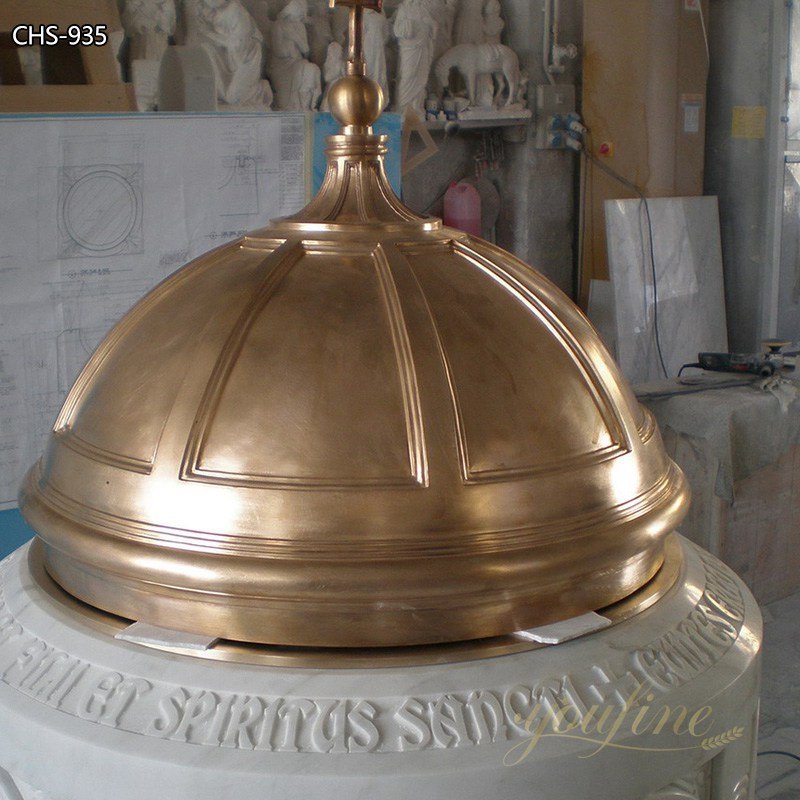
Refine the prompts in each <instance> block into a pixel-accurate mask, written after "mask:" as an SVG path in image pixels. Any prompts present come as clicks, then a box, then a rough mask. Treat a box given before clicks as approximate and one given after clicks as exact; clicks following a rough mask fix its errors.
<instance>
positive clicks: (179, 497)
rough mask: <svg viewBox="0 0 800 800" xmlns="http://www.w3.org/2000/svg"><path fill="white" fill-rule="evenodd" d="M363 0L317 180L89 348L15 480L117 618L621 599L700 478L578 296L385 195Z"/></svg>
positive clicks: (262, 634)
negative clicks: (294, 210)
mask: <svg viewBox="0 0 800 800" xmlns="http://www.w3.org/2000/svg"><path fill="white" fill-rule="evenodd" d="M349 2H350V4H351V5H353V4H354V5H353V7H352V9H351V18H352V19H351V23H352V24H351V58H350V62H349V65H348V71H349V74H348V76H347V77H345V78H344V79H342V81H340V83H339V84H337V86H336V87H334V90H333V91H332V96H331V102H332V105H333V107H334V110H335V113H336V115H337V117H338V118H339V119H340V121H341V122H342V124H343V125H344V132H343V134H340V135H337V136H332V137H330V138H329V140H328V151H327V152H328V169H327V174H326V177H325V181H324V183H323V186H322V188H321V190H320V192H319V194H318V195H317V196H316V197H315V198H314V199H313V200H312V201H311V203H310V204H309V205H308V206H307V207H306V208H305V209H303V210H302V211H301V212H300V213H298V214H296V215H294V216H292V217H288V218H285V219H280V220H276V221H274V222H272V223H271V224H270V225H269V226H267V227H265V228H263V229H261V230H257V231H254V232H253V233H251V234H249V235H247V236H245V237H244V238H242V239H240V240H238V241H236V242H232V243H230V244H226V245H225V246H223V247H220V248H218V249H216V250H213V251H212V252H210V253H207V254H205V255H203V256H201V257H200V258H198V259H195V260H194V261H192V262H191V263H190V264H188V265H187V266H185V267H183V268H182V269H181V270H179V271H178V272H176V273H175V274H174V275H172V276H171V277H170V278H168V279H167V280H166V281H164V282H163V283H162V284H160V285H159V286H158V287H156V288H155V289H154V290H153V291H152V292H150V294H149V295H147V296H146V297H145V298H144V299H143V300H142V301H141V302H139V303H138V304H137V305H136V306H135V307H134V308H133V309H132V310H131V311H130V312H129V313H128V314H127V315H126V316H125V317H124V318H123V319H122V321H121V322H120V323H119V324H118V325H116V327H115V328H114V329H113V330H112V331H111V333H110V334H109V335H108V336H107V337H106V339H105V340H104V341H103V342H102V344H101V345H100V346H99V348H98V349H97V351H96V352H95V353H94V355H93V356H92V357H91V358H90V360H89V362H88V363H87V365H86V367H85V368H84V370H83V372H82V373H81V375H80V376H79V377H78V379H77V381H76V382H75V385H74V386H73V387H72V389H71V391H70V393H69V395H68V397H67V399H66V402H65V404H64V407H63V409H62V411H61V413H60V415H59V417H58V419H57V421H56V423H55V426H54V429H53V432H52V435H51V436H50V439H49V442H48V445H47V449H46V451H45V453H44V455H43V456H42V458H41V460H40V461H39V463H38V464H36V465H35V466H34V467H33V468H32V469H31V471H30V473H29V474H28V476H27V478H26V481H25V484H24V486H23V489H22V492H21V496H20V506H21V509H22V512H23V514H24V516H25V518H26V519H27V520H28V522H29V523H30V525H31V526H32V527H33V528H34V529H35V530H36V532H37V534H38V536H39V538H40V540H41V541H40V546H41V549H42V551H43V557H44V564H45V567H46V569H47V571H48V573H49V574H50V575H51V576H52V578H53V579H54V580H55V581H56V582H57V583H58V584H60V585H61V587H63V588H64V589H65V590H66V591H67V592H69V593H71V594H72V595H74V596H75V597H77V598H79V599H80V600H83V601H84V602H85V603H88V604H90V605H92V606H95V607H97V608H99V609H103V610H105V611H108V612H111V613H113V614H116V615H118V616H120V617H123V618H125V619H129V620H142V621H146V622H150V623H153V624H156V625H161V626H164V627H167V628H174V629H177V630H185V631H193V632H197V633H202V634H206V635H208V636H212V637H221V638H223V639H229V640H237V641H243V642H251V643H266V644H272V645H282V646H286V645H292V646H302V647H311V648H321V647H327V648H354V647H355V648H358V647H386V646H406V645H420V644H432V643H447V642H459V641H464V640H475V639H480V638H483V637H493V636H499V635H503V634H509V633H511V632H514V631H519V630H522V629H526V628H531V627H533V626H538V625H542V624H546V623H551V622H555V621H557V620H561V619H566V618H569V617H573V616H576V615H579V614H582V613H585V612H588V611H592V610H598V609H602V608H604V607H607V606H609V605H611V604H614V603H617V602H619V601H621V600H624V599H625V598H629V597H631V596H633V595H634V593H636V592H637V591H638V590H639V589H640V588H641V587H643V586H645V584H648V582H650V581H651V580H652V579H654V576H657V575H658V573H659V571H660V570H661V568H662V564H663V563H664V560H665V552H666V551H667V550H666V549H667V547H668V543H669V538H670V533H671V532H672V531H673V530H674V529H675V527H676V526H677V525H678V524H679V522H680V521H681V519H682V517H683V516H684V514H685V512H686V508H687V504H688V500H689V492H688V488H687V484H686V480H685V479H684V477H683V475H682V473H681V471H680V470H679V469H678V468H677V467H676V466H675V464H674V463H673V462H672V461H670V459H669V458H668V457H667V455H666V452H665V450H664V447H663V444H662V441H661V437H660V435H659V432H658V430H657V427H656V425H655V422H654V420H653V417H652V416H651V414H650V413H649V412H648V411H646V410H645V409H644V408H643V407H642V406H640V405H639V403H638V402H637V401H636V398H635V397H634V395H633V393H632V392H631V390H630V388H629V386H628V385H627V383H626V382H625V380H624V379H623V378H622V376H621V375H620V373H619V370H618V368H617V366H616V364H615V363H614V361H613V359H612V358H611V356H610V355H609V354H608V352H607V351H606V349H605V347H604V346H603V344H602V343H601V341H600V339H599V337H598V335H597V333H596V332H595V330H594V329H593V328H592V326H591V324H590V323H589V321H588V320H587V319H586V317H585V316H584V315H583V314H582V313H581V311H580V310H579V309H578V308H577V307H576V306H575V305H574V304H573V303H572V302H571V301H570V300H569V299H568V298H567V297H566V296H565V295H563V294H562V293H561V292H560V291H559V290H558V289H557V288H556V287H555V286H553V284H552V283H550V282H549V281H548V280H547V279H546V278H545V277H544V276H542V275H541V274H540V273H539V272H537V271H536V270H535V269H533V268H531V267H530V266H528V265H526V264H524V263H523V262H521V261H520V260H519V259H517V258H515V257H514V256H513V255H511V254H510V253H508V252H506V251H504V250H502V249H500V248H498V247H496V246H495V245H493V244H490V243H488V242H486V241H483V240H482V239H480V238H477V237H474V236H470V235H467V234H465V233H463V232H461V231H459V230H455V229H452V228H447V227H445V226H443V225H442V222H441V220H438V219H435V218H430V217H421V216H419V215H417V214H415V213H414V212H413V211H411V210H410V209H408V208H406V207H405V206H404V205H403V204H402V202H401V201H400V200H399V199H398V198H397V197H396V196H395V195H394V193H393V192H392V190H391V187H390V185H389V182H388V180H387V178H386V175H385V172H384V165H383V159H384V155H385V153H386V137H382V136H376V135H374V134H373V133H372V130H371V128H370V123H371V121H372V120H373V119H374V118H375V117H377V114H378V113H379V111H380V106H381V105H382V100H381V96H380V91H379V90H376V89H375V88H374V84H373V82H371V81H369V80H367V79H366V78H364V77H363V59H362V58H361V55H360V45H359V41H360V40H359V38H358V36H356V37H355V44H354V43H353V36H352V31H353V29H354V28H355V29H356V33H358V30H359V24H358V23H359V15H360V13H361V11H362V8H361V6H362V5H363V4H362V2H361V0H349ZM373 2H374V0H373ZM353 20H355V21H354V22H353ZM673 568H674V564H673Z"/></svg>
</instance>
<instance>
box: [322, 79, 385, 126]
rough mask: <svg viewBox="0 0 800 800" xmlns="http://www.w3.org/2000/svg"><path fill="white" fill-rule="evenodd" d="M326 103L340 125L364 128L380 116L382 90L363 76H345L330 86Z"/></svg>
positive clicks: (382, 102) (382, 101)
mask: <svg viewBox="0 0 800 800" xmlns="http://www.w3.org/2000/svg"><path fill="white" fill-rule="evenodd" d="M328 102H329V103H330V107H331V113H332V114H333V116H334V118H335V119H336V120H337V122H339V123H340V124H341V125H352V126H354V127H358V128H366V127H369V126H370V125H372V123H373V122H375V120H377V119H378V117H380V115H381V110H382V109H383V105H384V97H383V89H381V87H380V84H378V83H376V82H375V81H373V80H371V79H370V78H367V77H365V76H363V75H345V77H343V78H339V80H338V81H336V83H334V84H333V86H331V91H330V94H329V95H328Z"/></svg>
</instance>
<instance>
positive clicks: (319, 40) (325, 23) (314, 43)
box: [306, 0, 334, 69]
mask: <svg viewBox="0 0 800 800" xmlns="http://www.w3.org/2000/svg"><path fill="white" fill-rule="evenodd" d="M309 11H310V13H309V16H308V19H307V20H306V30H307V31H308V52H309V55H308V59H309V61H311V62H312V63H314V64H316V65H317V66H318V67H319V68H320V69H323V68H324V65H325V59H326V58H327V57H328V45H329V44H330V43H331V42H332V41H333V40H334V36H333V28H332V26H331V17H332V14H331V9H330V6H329V5H328V0H311V6H310V9H309Z"/></svg>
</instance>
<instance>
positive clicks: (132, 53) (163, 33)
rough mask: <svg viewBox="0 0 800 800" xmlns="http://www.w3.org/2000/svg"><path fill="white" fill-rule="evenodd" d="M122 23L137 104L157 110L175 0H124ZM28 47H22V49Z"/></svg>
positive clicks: (175, 20)
mask: <svg viewBox="0 0 800 800" xmlns="http://www.w3.org/2000/svg"><path fill="white" fill-rule="evenodd" d="M122 25H123V28H124V30H125V35H126V36H127V37H128V39H129V41H130V46H129V48H128V60H127V70H128V80H129V81H130V82H131V83H132V84H133V89H134V93H135V95H136V107H137V108H138V109H139V111H154V110H155V109H156V105H157V92H156V90H155V79H156V76H157V75H158V71H159V68H160V66H161V59H162V58H163V57H164V53H165V52H166V49H167V47H168V46H169V39H170V36H174V35H175V28H176V25H177V13H176V9H175V0H125V5H124V6H123V8H122ZM27 49H28V48H24V47H23V48H21V49H20V52H22V51H23V50H27Z"/></svg>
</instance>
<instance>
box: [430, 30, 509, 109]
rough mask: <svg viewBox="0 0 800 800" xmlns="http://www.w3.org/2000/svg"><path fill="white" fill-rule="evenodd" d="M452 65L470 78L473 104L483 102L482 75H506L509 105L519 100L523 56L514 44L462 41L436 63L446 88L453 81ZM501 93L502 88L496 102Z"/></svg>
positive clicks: (465, 77)
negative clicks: (518, 53)
mask: <svg viewBox="0 0 800 800" xmlns="http://www.w3.org/2000/svg"><path fill="white" fill-rule="evenodd" d="M452 69H457V70H458V71H459V73H461V75H462V76H463V78H464V80H465V81H466V84H467V96H468V98H469V104H470V106H472V107H475V106H478V105H479V97H478V79H479V77H480V76H482V75H491V76H495V75H497V76H502V77H503V78H504V80H505V84H506V85H507V88H508V96H507V98H506V101H505V106H512V105H514V104H515V103H516V100H517V96H518V92H519V82H520V71H519V59H518V58H517V54H516V53H515V52H514V51H513V50H512V49H511V48H510V47H506V45H503V44H458V45H456V46H455V47H453V48H451V49H450V50H448V52H447V53H445V54H444V56H442V58H440V59H439V61H438V62H437V63H436V78H437V80H438V82H439V85H440V88H441V90H442V91H444V90H445V89H446V88H447V87H448V85H449V81H450V70H452ZM501 94H502V90H499V91H498V92H497V93H496V94H495V96H494V98H493V99H494V101H495V103H496V102H497V100H498V99H499V97H500V95H501ZM480 102H485V101H482V100H481V101H480Z"/></svg>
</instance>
